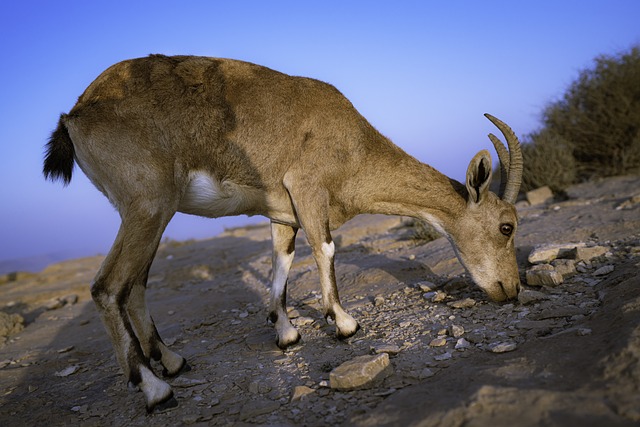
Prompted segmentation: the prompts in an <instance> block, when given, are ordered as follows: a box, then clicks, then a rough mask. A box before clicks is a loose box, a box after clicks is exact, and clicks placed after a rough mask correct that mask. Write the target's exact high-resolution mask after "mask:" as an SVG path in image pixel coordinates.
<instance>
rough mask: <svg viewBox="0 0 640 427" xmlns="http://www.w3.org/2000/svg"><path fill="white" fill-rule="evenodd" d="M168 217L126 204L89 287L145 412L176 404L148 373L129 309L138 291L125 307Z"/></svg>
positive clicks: (164, 385)
mask: <svg viewBox="0 0 640 427" xmlns="http://www.w3.org/2000/svg"><path fill="white" fill-rule="evenodd" d="M171 216H172V215H171V214H164V213H150V212H149V211H148V210H143V209H135V208H134V207H131V206H130V207H129V209H127V213H126V214H124V215H123V217H122V224H121V225H120V230H119V231H118V236H117V237H116V240H115V242H114V244H113V247H112V248H111V250H110V252H109V254H108V255H107V258H106V259H105V260H104V262H103V264H102V266H101V267H100V271H99V272H98V274H97V276H96V279H95V281H94V283H93V285H92V287H91V296H92V297H93V300H94V302H95V304H96V306H97V308H98V311H99V312H100V315H101V317H102V322H103V323H104V325H105V328H106V330H107V332H108V333H109V336H110V338H111V342H112V344H113V347H114V350H115V353H116V358H117V360H118V363H119V364H120V367H121V368H122V370H123V372H124V374H125V375H126V376H127V378H128V380H129V384H130V386H133V387H134V388H140V390H142V392H143V393H144V396H145V400H146V405H147V411H148V412H151V411H153V410H154V409H163V408H167V407H172V406H175V405H177V402H176V401H175V399H174V398H173V391H172V390H171V387H170V386H169V384H167V383H166V382H164V381H162V380H161V379H159V378H158V377H156V376H155V374H154V373H153V371H152V369H151V366H150V364H149V358H148V356H147V355H145V352H144V351H143V348H142V346H141V344H140V341H139V339H138V336H137V335H136V332H135V330H134V326H133V325H132V323H133V322H132V320H131V319H130V315H129V312H130V311H131V310H135V309H138V308H139V301H137V300H136V298H138V297H137V296H136V293H137V295H139V291H136V292H135V293H134V305H133V307H131V309H129V307H128V305H129V302H130V298H131V294H132V291H133V288H134V286H136V284H140V283H142V281H144V280H146V277H147V274H148V271H149V267H150V265H151V262H152V261H153V256H154V255H155V252H156V250H157V248H158V244H159V243H160V238H161V237H162V232H163V231H164V228H165V227H166V225H167V224H168V222H169V219H170V218H171ZM138 286H139V285H138ZM133 318H134V319H137V320H136V322H137V321H138V320H139V318H140V317H139V316H136V315H134V316H133ZM142 333H144V332H142ZM145 346H148V342H147V343H146V344H145ZM150 348H151V347H149V349H150Z"/></svg>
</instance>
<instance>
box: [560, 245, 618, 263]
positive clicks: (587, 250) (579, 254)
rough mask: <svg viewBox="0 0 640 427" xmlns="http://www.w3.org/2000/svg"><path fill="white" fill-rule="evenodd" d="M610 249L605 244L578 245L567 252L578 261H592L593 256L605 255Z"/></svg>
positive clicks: (569, 256)
mask: <svg viewBox="0 0 640 427" xmlns="http://www.w3.org/2000/svg"><path fill="white" fill-rule="evenodd" d="M608 250H609V249H608V248H606V247H604V246H589V247H586V246H576V247H575V248H573V249H572V250H571V251H569V253H567V254H566V257H567V258H571V259H574V260H576V261H590V260H592V259H593V258H596V257H599V256H601V255H604V254H605V253H607V251H608Z"/></svg>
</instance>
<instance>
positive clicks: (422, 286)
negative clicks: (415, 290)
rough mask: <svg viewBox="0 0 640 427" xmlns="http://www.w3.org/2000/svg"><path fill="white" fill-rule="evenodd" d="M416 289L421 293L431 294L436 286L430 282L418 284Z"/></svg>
mask: <svg viewBox="0 0 640 427" xmlns="http://www.w3.org/2000/svg"><path fill="white" fill-rule="evenodd" d="M418 287H419V288H420V290H421V291H422V292H431V291H434V290H435V289H436V288H437V287H438V286H437V285H436V284H434V283H431V282H421V283H419V284H418Z"/></svg>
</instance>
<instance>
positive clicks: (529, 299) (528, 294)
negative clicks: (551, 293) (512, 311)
mask: <svg viewBox="0 0 640 427" xmlns="http://www.w3.org/2000/svg"><path fill="white" fill-rule="evenodd" d="M547 298H548V297H547V295H546V294H543V293H542V292H538V291H532V290H530V289H523V290H521V291H520V292H519V293H518V302H519V303H520V304H523V305H527V304H533V303H534V302H538V301H541V300H545V299H547Z"/></svg>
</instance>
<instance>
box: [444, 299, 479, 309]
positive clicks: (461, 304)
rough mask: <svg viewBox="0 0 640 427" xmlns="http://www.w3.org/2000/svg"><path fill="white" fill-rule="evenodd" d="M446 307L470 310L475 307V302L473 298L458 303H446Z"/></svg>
mask: <svg viewBox="0 0 640 427" xmlns="http://www.w3.org/2000/svg"><path fill="white" fill-rule="evenodd" d="M447 305H448V306H449V307H453V308H471V307H473V306H474V305H476V300H474V299H473V298H464V299H461V300H458V301H452V302H450V303H447Z"/></svg>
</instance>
